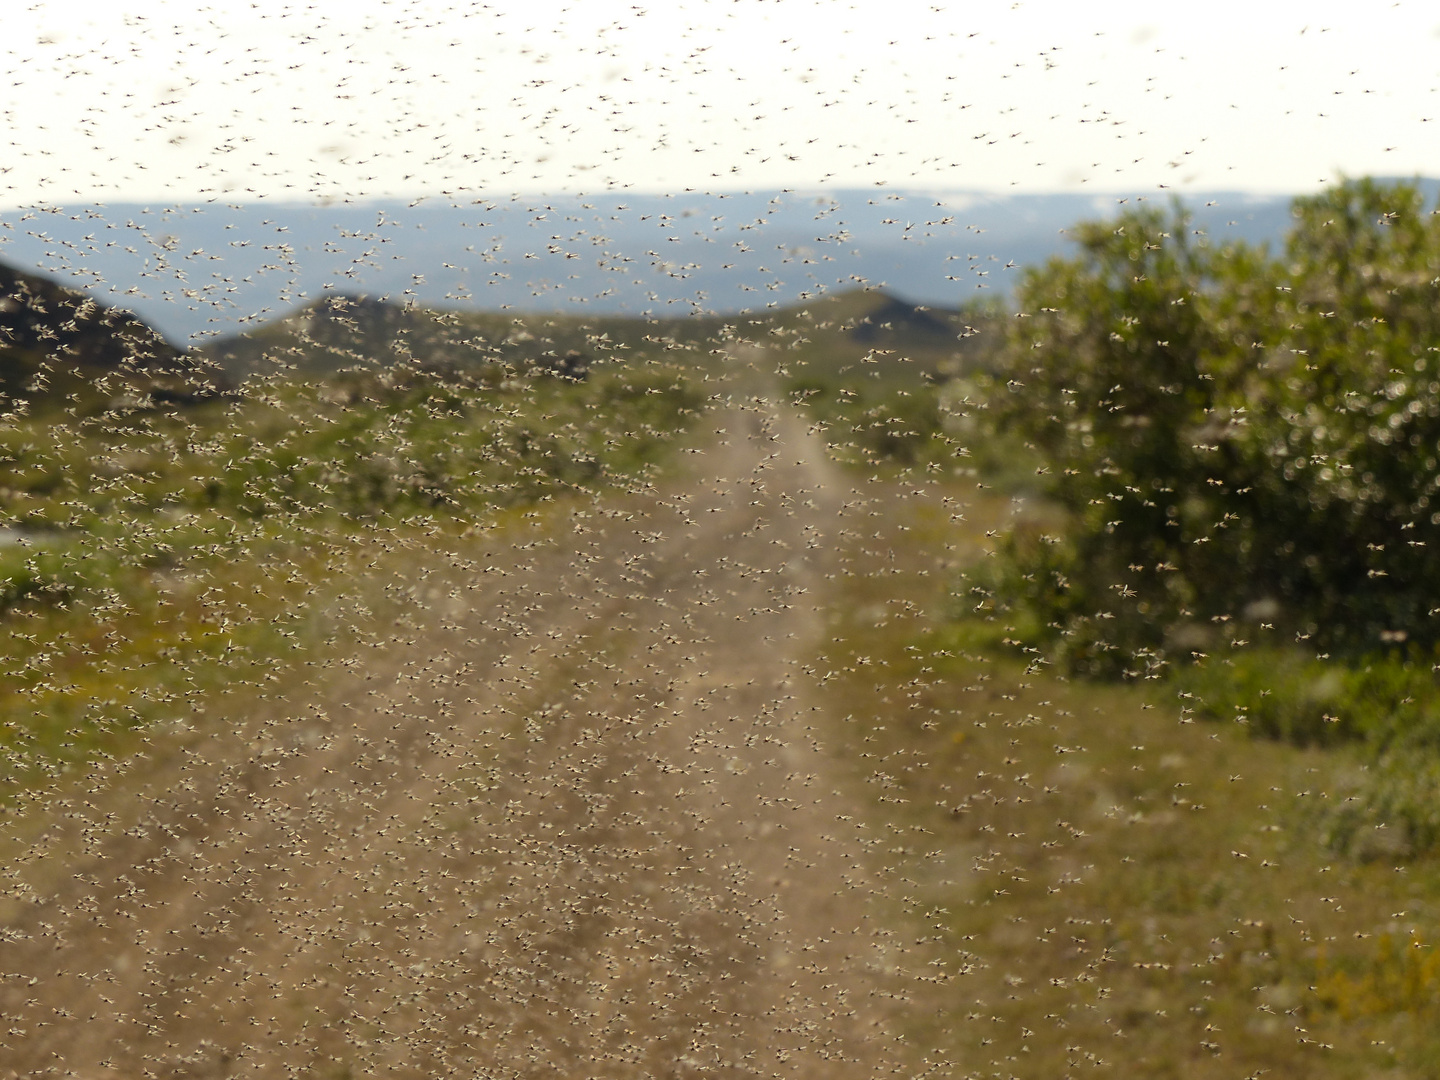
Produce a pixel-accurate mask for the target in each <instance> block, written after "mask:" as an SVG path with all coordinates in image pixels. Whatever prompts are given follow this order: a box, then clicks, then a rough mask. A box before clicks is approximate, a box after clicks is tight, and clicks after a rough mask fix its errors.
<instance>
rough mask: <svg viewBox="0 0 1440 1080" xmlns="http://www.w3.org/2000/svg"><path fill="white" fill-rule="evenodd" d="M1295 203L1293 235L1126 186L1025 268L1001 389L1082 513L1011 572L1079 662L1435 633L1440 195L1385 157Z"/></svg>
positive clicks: (1010, 428) (1066, 498)
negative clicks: (1374, 170) (1038, 262)
mask: <svg viewBox="0 0 1440 1080" xmlns="http://www.w3.org/2000/svg"><path fill="white" fill-rule="evenodd" d="M1293 215H1294V224H1293V227H1292V229H1291V231H1290V233H1289V236H1288V238H1287V241H1286V245H1285V250H1284V252H1283V253H1281V254H1280V255H1279V256H1275V255H1272V254H1271V253H1270V252H1269V251H1268V250H1266V249H1264V248H1252V247H1249V246H1246V245H1243V244H1227V245H1225V246H1220V247H1217V246H1214V245H1212V244H1211V243H1210V242H1209V240H1208V239H1207V238H1206V237H1205V236H1204V235H1203V234H1201V233H1199V232H1198V231H1196V230H1192V229H1191V228H1190V223H1189V220H1188V218H1187V216H1186V215H1185V214H1184V212H1183V211H1181V210H1180V209H1179V208H1178V206H1177V207H1176V208H1173V209H1172V210H1171V211H1170V212H1169V213H1165V212H1162V211H1159V210H1155V209H1147V208H1141V209H1137V210H1132V211H1130V212H1128V213H1126V214H1124V215H1123V216H1122V217H1121V218H1120V219H1119V220H1118V222H1109V223H1104V224H1099V223H1092V224H1087V225H1082V226H1081V227H1080V228H1079V229H1077V230H1076V240H1077V242H1078V244H1079V246H1080V253H1079V255H1078V256H1076V257H1075V258H1071V259H1055V260H1052V261H1051V262H1050V263H1048V264H1047V265H1045V266H1043V267H1041V268H1038V269H1034V270H1031V271H1028V272H1027V273H1026V275H1025V277H1024V279H1023V283H1022V285H1021V288H1020V293H1019V298H1020V305H1021V309H1022V310H1021V312H1020V313H1019V315H1018V316H1017V317H1016V318H1015V319H1014V322H1013V327H1012V328H1011V331H1010V333H1009V336H1008V341H1007V347H1006V351H1005V363H1004V366H1003V369H1002V370H1001V372H1000V373H999V374H997V375H996V376H995V377H994V379H993V381H992V383H991V384H990V388H991V389H992V391H993V393H994V397H995V400H994V403H993V409H994V413H995V415H996V422H997V426H998V428H999V430H1001V431H1003V432H1008V433H1012V434H1015V435H1018V436H1019V437H1020V438H1022V439H1023V440H1024V442H1026V443H1028V444H1029V445H1031V446H1033V447H1034V448H1036V449H1037V450H1038V451H1039V452H1041V453H1042V454H1043V455H1044V457H1045V459H1046V461H1047V464H1048V468H1049V481H1050V483H1049V487H1048V489H1047V495H1048V497H1049V498H1050V499H1053V500H1054V501H1055V502H1056V503H1058V504H1059V505H1060V506H1062V507H1063V508H1064V509H1065V511H1066V512H1067V513H1068V515H1069V518H1070V524H1069V527H1068V528H1067V529H1066V530H1065V536H1064V538H1063V539H1062V540H1060V541H1059V542H1056V543H1053V544H1048V545H1038V544H1037V543H1036V542H1035V541H1034V538H1031V537H1026V536H1024V535H1020V536H1017V537H1015V538H1014V539H1013V540H1012V541H1011V543H1010V545H1009V546H1008V549H1007V551H1006V553H1005V554H1006V558H1005V560H1004V563H1005V571H1004V572H1003V573H1001V574H999V575H997V585H998V587H999V592H1000V593H1001V594H1002V595H1004V596H1006V597H1008V598H1010V599H1011V601H1012V603H1014V604H1016V605H1018V606H1020V607H1023V608H1025V609H1028V612H1029V622H1030V624H1031V628H1032V630H1033V629H1034V628H1037V627H1038V628H1039V630H1040V631H1041V632H1042V633H1041V635H1040V636H1042V637H1043V638H1044V639H1045V641H1046V644H1047V646H1048V647H1050V648H1052V649H1054V650H1055V651H1057V652H1058V653H1059V654H1061V655H1062V656H1063V657H1064V658H1065V660H1066V662H1067V663H1068V664H1069V666H1070V667H1071V668H1073V669H1075V670H1079V671H1084V672H1090V673H1095V674H1119V673H1121V672H1126V671H1129V672H1141V671H1149V670H1151V669H1153V668H1154V667H1156V666H1157V665H1158V664H1160V663H1162V662H1163V660H1164V659H1165V658H1167V657H1173V656H1177V655H1179V656H1185V655H1187V654H1188V653H1189V652H1190V651H1205V649H1206V648H1207V647H1208V646H1213V645H1214V644H1216V643H1218V642H1220V641H1222V640H1224V639H1226V638H1227V637H1229V636H1231V635H1232V631H1234V630H1235V628H1236V627H1244V634H1249V633H1250V632H1251V631H1252V630H1253V629H1255V628H1258V627H1259V626H1261V625H1262V624H1264V625H1268V626H1274V627H1278V628H1280V629H1281V630H1283V631H1285V632H1289V633H1292V634H1300V635H1302V636H1307V637H1308V639H1309V640H1310V641H1311V642H1312V644H1313V645H1314V646H1315V647H1317V648H1319V649H1322V650H1328V649H1334V650H1341V651H1345V652H1363V651H1365V650H1368V649H1373V648H1377V647H1381V646H1384V645H1388V644H1391V643H1395V642H1401V641H1411V642H1416V643H1420V644H1422V645H1424V646H1425V647H1427V648H1429V647H1431V646H1433V645H1434V644H1435V643H1436V642H1437V641H1440V627H1437V622H1436V619H1435V617H1434V615H1433V614H1432V607H1431V606H1430V601H1428V600H1427V598H1428V597H1433V596H1434V595H1435V593H1436V590H1437V585H1440V536H1437V533H1440V529H1437V525H1440V506H1437V505H1434V504H1433V500H1434V499H1435V496H1436V491H1437V487H1440V470H1437V457H1436V454H1437V452H1440V382H1437V379H1440V374H1437V371H1436V364H1437V362H1440V355H1436V354H1437V352H1440V304H1437V300H1440V219H1437V218H1436V217H1435V216H1434V215H1433V214H1431V213H1429V212H1427V211H1426V210H1425V208H1424V206H1423V205H1422V202H1421V198H1420V195H1419V194H1418V191H1417V189H1416V188H1415V187H1414V186H1412V185H1408V184H1395V185H1382V184H1378V183H1375V182H1373V181H1369V180H1362V181H1354V182H1345V183H1343V184H1340V185H1338V186H1336V187H1335V188H1332V189H1330V190H1329V191H1327V192H1325V193H1323V194H1321V195H1317V196H1313V197H1308V198H1302V199H1298V200H1296V202H1295V204H1294V211H1293Z"/></svg>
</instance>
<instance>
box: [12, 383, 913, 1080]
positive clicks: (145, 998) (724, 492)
mask: <svg viewBox="0 0 1440 1080" xmlns="http://www.w3.org/2000/svg"><path fill="white" fill-rule="evenodd" d="M711 427H714V428H719V429H721V430H719V431H717V432H716V433H715V435H714V436H713V441H712V442H710V443H708V444H697V445H705V446H706V449H705V450H704V451H703V452H701V453H692V454H691V455H690V456H689V458H688V463H689V464H690V465H691V470H690V476H689V478H688V479H685V480H674V481H670V482H668V484H667V485H663V486H662V487H661V488H657V489H652V490H651V491H649V492H647V493H644V494H636V495H632V496H627V497H620V498H615V499H612V500H608V501H605V500H602V501H597V502H593V503H582V504H576V505H572V506H569V507H562V508H559V509H556V510H553V511H550V512H548V513H547V514H545V515H543V516H540V517H533V518H521V519H519V520H518V521H517V522H516V523H514V524H512V525H509V526H506V527H505V528H503V529H499V530H495V531H491V532H488V533H483V534H481V535H478V536H476V537H474V538H473V539H472V540H469V541H466V542H465V545H466V546H461V547H457V548H455V549H453V550H451V551H448V552H446V553H444V554H440V553H432V554H429V555H422V554H417V555H416V556H415V559H414V561H413V569H412V576H411V586H410V587H411V592H412V595H415V596H419V598H420V602H421V605H422V613H421V617H420V618H418V619H415V618H408V619H406V620H401V621H400V622H401V625H397V626H396V627H395V628H394V630H393V632H392V633H390V634H389V635H388V636H387V637H386V638H384V639H381V640H377V639H376V638H375V637H374V636H373V635H372V636H370V637H369V638H362V637H361V636H359V635H357V637H356V640H355V644H354V649H353V651H352V652H350V653H349V654H348V655H346V656H345V657H344V659H343V662H342V663H341V665H340V666H339V671H340V674H335V673H334V672H335V669H333V668H332V670H331V671H330V672H328V673H326V674H325V675H324V676H323V677H319V678H313V679H305V678H303V677H301V676H299V675H295V676H292V677H285V678H282V679H281V681H280V682H279V683H277V684H275V685H273V686H271V687H269V688H268V689H267V691H266V692H265V695H264V696H263V697H261V696H255V695H252V697H251V698H250V699H248V700H249V704H248V705H245V706H244V708H243V709H241V708H239V706H237V707H236V708H235V709H232V712H231V715H230V717H229V719H228V721H227V723H226V724H225V725H223V726H221V725H217V724H216V723H215V722H214V720H213V718H212V719H211V720H208V721H206V722H204V723H202V724H198V725H197V731H196V732H195V733H192V734H190V735H188V736H186V737H183V738H177V739H176V740H174V742H173V744H166V743H164V742H163V741H162V740H157V741H156V743H155V744H154V747H153V752H152V753H150V754H149V755H148V757H146V758H144V759H142V760H140V761H139V762H138V763H135V764H132V766H131V767H130V768H128V769H127V770H126V771H125V772H124V774H123V775H122V776H121V777H120V778H119V779H117V780H114V781H113V782H111V783H110V784H109V785H108V786H107V787H104V788H103V789H102V786H101V785H93V784H92V785H90V786H91V788H93V790H87V789H86V785H81V786H80V787H79V788H76V789H75V790H74V791H73V792H71V793H69V794H68V795H66V794H65V793H62V796H60V797H57V800H56V801H55V802H54V803H52V805H51V806H50V808H49V811H48V814H46V815H44V816H43V822H42V823H41V824H38V825H37V824H36V822H37V821H40V820H41V816H40V815H39V814H38V812H37V813H32V814H31V815H29V817H28V818H25V819H23V820H21V821H19V822H15V821H12V822H11V824H10V825H9V826H8V830H9V835H8V836H7V837H6V838H5V839H6V841H7V844H8V846H7V848H6V851H5V852H4V854H5V855H6V857H7V859H8V862H7V869H6V871H5V873H6V877H5V879H4V882H3V884H4V886H5V888H4V894H5V895H4V898H3V899H0V905H3V910H0V917H3V919H4V925H5V928H6V932H7V940H6V941H5V942H4V953H3V955H4V960H3V963H0V968H3V974H4V979H3V982H0V1005H3V1009H4V1013H5V1017H6V1021H7V1027H8V1029H9V1034H8V1035H7V1036H6V1037H5V1038H4V1040H3V1044H0V1045H3V1050H0V1076H32V1075H33V1076H43V1075H55V1076H62V1075H63V1076H78V1077H87V1078H88V1077H140V1076H158V1077H221V1076H265V1077H269V1076H275V1077H280V1076H317V1077H346V1076H355V1077H359V1076H387V1077H416V1078H419V1077H426V1078H429V1077H440V1076H462V1077H470V1076H486V1077H491V1076H493V1077H509V1076H547V1077H549V1076H562V1077H572V1076H573V1077H592V1076H594V1077H610V1076H615V1077H620V1076H625V1077H632V1076H633V1077H641V1076H646V1077H648V1076H663V1077H670V1076H673V1077H683V1076H695V1077H700V1076H705V1077H731V1076H757V1077H758V1076H766V1077H769V1076H787V1077H788V1076H796V1077H849V1076H879V1075H888V1074H890V1073H891V1072H892V1071H893V1070H894V1069H896V1068H901V1067H903V1069H904V1071H905V1072H906V1074H907V1075H916V1074H917V1073H918V1072H920V1071H922V1066H921V1062H920V1059H919V1056H918V1055H915V1054H912V1053H911V1052H910V1051H909V1050H907V1049H906V1047H905V1046H904V1044H903V1040H901V1039H900V1038H899V1036H898V1035H896V1034H895V1032H896V1031H898V1029H899V1027H900V1025H899V1024H898V1023H896V1017H897V1015H898V1013H897V1009H899V1008H902V1007H904V997H905V993H906V990H905V987H906V985H907V983H908V981H909V980H908V977H907V976H906V975H905V973H904V968H905V966H906V965H905V963H904V962H903V957H902V956H901V954H900V953H898V952H897V945H896V936H895V933H894V931H893V929H890V928H887V927H888V926H889V925H890V924H891V923H893V922H894V920H893V918H892V917H890V916H888V915H887V914H886V912H893V909H894V906H895V903H896V896H895V892H894V889H895V886H894V883H893V882H890V883H887V884H885V885H883V886H882V884H881V876H883V875H884V870H883V868H882V867H881V866H880V865H879V860H877V858H876V857H875V852H876V845H877V844H879V843H880V842H881V841H880V840H879V839H878V838H879V836H880V834H881V832H883V830H878V829H871V828H867V827H866V825H865V822H864V821H863V820H860V819H861V818H863V817H864V811H863V810H857V809H856V806H857V805H863V802H864V800H863V799H857V798H856V797H855V795H854V793H853V792H851V793H849V794H847V791H846V785H847V783H848V782H849V781H847V780H846V778H845V775H844V774H845V769H844V767H843V766H842V765H841V763H840V762H839V760H838V759H837V756H836V755H835V754H834V753H833V752H832V751H830V750H827V747H826V742H827V738H828V736H827V733H829V732H833V731H834V728H833V726H832V725H833V718H832V717H831V716H829V715H828V713H827V709H829V708H830V706H827V704H826V699H825V696H824V694H823V693H821V692H820V691H819V690H818V689H817V687H816V684H815V680H814V676H815V672H814V669H813V668H812V667H811V660H812V658H813V657H814V656H815V654H816V649H817V645H818V641H819V637H820V635H821V634H822V633H823V630H824V627H825V616H826V602H827V596H829V595H830V590H832V589H833V584H832V583H833V581H834V580H836V579H837V577H838V576H839V571H838V570H837V565H836V557H835V552H836V550H837V545H838V540H837V534H838V533H839V532H840V530H842V529H843V528H844V526H845V525H846V523H847V520H852V519H855V518H859V519H862V520H863V519H865V518H867V516H868V515H871V514H873V513H874V508H873V506H872V505H871V504H870V503H868V502H866V501H865V500H864V499H863V498H861V497H860V495H859V493H858V492H857V491H856V490H855V489H856V482H855V481H854V480H853V479H851V478H849V477H843V476H841V475H840V474H838V473H837V472H836V471H835V470H834V469H833V467H832V466H831V465H830V464H829V463H828V462H827V460H826V457H825V453H824V447H823V444H822V443H821V442H820V440H819V439H818V438H817V437H815V436H814V435H813V434H809V433H807V432H806V430H805V427H804V425H803V424H802V423H801V422H799V421H798V420H796V419H795V418H793V417H791V416H789V415H788V414H784V413H782V412H777V411H773V410H767V409H764V408H759V407H755V408H752V409H750V410H749V411H735V412H730V413H718V414H715V416H714V418H713V421H712V424H711ZM417 590H418V591H417ZM299 670H302V671H303V670H304V669H303V668H301V669H299ZM237 700H239V699H237ZM27 822H28V824H27ZM27 830H28V831H27ZM877 875H880V876H877ZM887 920H888V922H887ZM7 1070H8V1071H7Z"/></svg>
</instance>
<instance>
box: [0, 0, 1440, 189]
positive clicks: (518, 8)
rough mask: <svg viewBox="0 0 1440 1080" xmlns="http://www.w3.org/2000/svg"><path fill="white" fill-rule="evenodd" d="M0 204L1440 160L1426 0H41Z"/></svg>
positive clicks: (1105, 183) (1310, 176)
mask: <svg viewBox="0 0 1440 1080" xmlns="http://www.w3.org/2000/svg"><path fill="white" fill-rule="evenodd" d="M5 36H6V40H7V42H8V43H9V44H8V47H7V51H6V57H7V63H8V65H9V68H10V73H11V78H10V80H9V83H8V85H7V86H6V87H5V90H4V101H3V105H4V110H5V126H4V134H3V135H0V139H8V140H9V145H8V146H7V147H5V149H4V153H3V155H0V169H3V172H0V203H3V204H9V205H11V206H15V205H26V204H30V203H37V202H38V203H48V204H58V203H66V202H70V203H74V202H76V201H82V200H83V201H117V200H122V199H157V200H160V199H163V200H169V201H187V200H193V199H196V198H216V197H223V198H225V199H227V200H229V201H250V200H253V199H255V198H256V197H258V196H264V197H267V198H277V199H284V200H286V201H314V200H317V199H359V198H365V197H373V196H382V195H390V196H393V195H405V196H421V195H432V196H439V195H450V196H452V197H458V196H463V195H467V194H476V195H478V194H482V193H483V194H489V195H498V194H505V193H512V192H524V193H537V192H547V191H552V192H560V191H570V192H576V191H581V192H595V191H599V190H602V189H615V188H626V189H631V190H638V191H678V190H681V189H685V188H696V189H704V190H737V189H746V188H770V187H793V188H806V189H808V188H814V187H820V186H834V187H864V186H869V185H874V184H879V183H882V182H883V183H885V184H888V185H890V186H892V187H895V188H902V189H908V190H916V189H920V190H933V191H955V190H972V191H976V190H978V191H995V192H1007V191H1011V192H1013V191H1074V190H1087V189H1088V190H1096V191H1107V192H1108V191H1153V190H1155V189H1156V188H1157V187H1159V186H1160V185H1168V186H1170V187H1173V188H1181V189H1186V188H1188V189H1197V190H1219V189H1230V190H1233V189H1242V190H1254V191H1257V192H1258V191H1263V192H1293V191H1299V190H1309V189H1313V188H1314V187H1316V186H1317V185H1319V184H1320V183H1322V182H1324V181H1325V180H1327V179H1330V178H1333V177H1334V176H1335V175H1337V173H1339V172H1344V173H1346V174H1350V175H1359V174H1364V173H1378V174H1386V175H1412V174H1416V173H1420V174H1430V175H1440V137H1437V134H1440V133H1437V128H1436V125H1437V122H1440V100H1437V96H1440V95H1437V89H1440V9H1437V8H1436V7H1435V6H1434V5H1427V4H1416V3H1405V4H1395V5H1393V6H1392V5H1389V4H1355V3H1353V2H1351V3H1311V4H1306V5H1298V4H1293V3H1270V2H1265V0H1250V2H1247V3H1233V2H1212V3H1205V4H1197V5H1185V6H1183V7H1182V6H1180V5H1175V4H1153V5H1139V4H1124V5H1121V4H1107V5H1098V4H1085V3H1075V2H1074V0H1070V2H1066V3H1054V2H1048V0H1046V2H1039V0H1031V2H1022V3H963V2H933V3H932V2H927V0H920V2H916V3H911V2H907V0H863V2H862V0H857V2H854V3H849V2H814V0H768V2H765V0H723V2H720V0H687V2H675V0H666V2H663V3H655V4H648V3H642V4H632V3H611V2H606V0H584V2H574V3H563V2H558V0H524V2H511V0H503V2H499V3H491V4H470V3H436V2H428V0H416V2H412V0H346V2H344V3H331V2H325V3H314V4H306V3H283V2H278V0H276V2H271V0H261V2H257V3H250V2H248V0H247V2H242V3H233V4H230V3H221V4H210V5H208V6H206V5H197V4H195V3H193V2H189V0H187V2H185V3H169V2H164V0H145V2H143V3H141V2H135V0H108V2H104V3H84V2H81V3H77V2H73V0H72V2H70V3H65V4H54V3H44V4H33V5H29V6H28V9H27V10H23V11H20V12H14V11H11V12H7V15H6V35H5Z"/></svg>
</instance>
